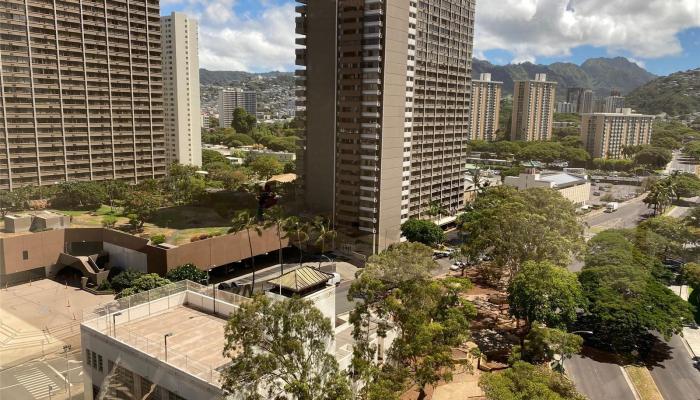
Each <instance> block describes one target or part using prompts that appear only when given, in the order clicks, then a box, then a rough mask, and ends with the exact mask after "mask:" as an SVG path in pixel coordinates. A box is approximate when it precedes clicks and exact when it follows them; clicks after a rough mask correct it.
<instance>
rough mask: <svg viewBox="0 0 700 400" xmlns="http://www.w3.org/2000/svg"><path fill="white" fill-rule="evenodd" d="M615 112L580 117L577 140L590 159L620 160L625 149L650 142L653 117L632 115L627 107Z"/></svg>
mask: <svg viewBox="0 0 700 400" xmlns="http://www.w3.org/2000/svg"><path fill="white" fill-rule="evenodd" d="M619 111H620V112H618V113H595V114H583V115H582V116H581V141H582V142H583V145H584V146H585V147H586V150H588V152H589V153H590V154H591V156H592V157H593V158H622V157H623V154H622V149H623V148H624V147H625V146H639V145H644V144H649V143H650V142H651V135H652V132H653V122H654V116H653V115H642V114H633V113H632V110H631V109H629V108H623V109H619Z"/></svg>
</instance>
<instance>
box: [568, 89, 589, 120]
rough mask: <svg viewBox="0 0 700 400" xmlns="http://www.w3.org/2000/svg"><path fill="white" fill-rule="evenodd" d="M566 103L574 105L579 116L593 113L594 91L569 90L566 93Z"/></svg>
mask: <svg viewBox="0 0 700 400" xmlns="http://www.w3.org/2000/svg"><path fill="white" fill-rule="evenodd" d="M566 102H567V103H571V104H574V105H575V106H576V111H575V112H577V113H579V114H588V113H592V112H593V91H592V90H591V89H584V88H569V89H568V90H567V92H566Z"/></svg>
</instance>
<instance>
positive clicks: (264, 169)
mask: <svg viewBox="0 0 700 400" xmlns="http://www.w3.org/2000/svg"><path fill="white" fill-rule="evenodd" d="M248 166H249V167H250V169H251V170H252V171H253V172H255V174H256V175H257V176H258V178H260V179H262V180H268V179H270V177H272V176H274V175H279V174H281V173H282V171H283V170H284V166H283V165H282V163H281V162H279V161H278V160H277V159H276V158H275V157H272V156H267V155H263V156H259V157H257V158H255V160H253V161H251V162H250V163H249V164H248Z"/></svg>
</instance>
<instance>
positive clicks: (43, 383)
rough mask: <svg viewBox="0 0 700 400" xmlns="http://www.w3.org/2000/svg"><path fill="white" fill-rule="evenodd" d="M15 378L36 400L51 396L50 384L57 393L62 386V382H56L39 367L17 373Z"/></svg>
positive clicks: (52, 390) (53, 391)
mask: <svg viewBox="0 0 700 400" xmlns="http://www.w3.org/2000/svg"><path fill="white" fill-rule="evenodd" d="M15 379H17V381H18V382H19V383H20V384H21V385H22V387H24V389H26V390H27V391H28V392H29V394H31V395H32V398H33V399H35V400H39V399H44V398H47V397H49V386H51V392H52V393H56V391H57V390H59V388H61V386H60V385H61V383H57V382H55V381H54V380H53V379H51V377H49V376H48V375H47V374H45V373H44V372H42V371H40V370H39V369H38V368H30V369H28V370H26V371H22V372H21V373H19V374H17V375H15Z"/></svg>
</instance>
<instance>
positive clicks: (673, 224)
mask: <svg viewBox="0 0 700 400" xmlns="http://www.w3.org/2000/svg"><path fill="white" fill-rule="evenodd" d="M638 230H639V231H641V233H644V232H645V231H649V232H652V233H654V234H656V235H658V237H659V239H661V240H659V239H657V241H658V242H659V245H658V247H660V248H659V250H660V251H657V252H656V253H655V254H654V255H656V256H657V257H660V258H661V257H664V258H665V257H669V256H671V255H675V256H681V255H682V253H683V251H684V248H685V246H686V245H688V244H691V243H692V242H694V241H695V240H696V237H695V235H693V232H691V230H690V229H689V228H688V226H686V225H685V224H684V223H683V221H681V220H679V219H677V218H673V217H666V216H659V217H656V218H650V219H648V220H646V221H644V222H642V223H641V224H639V229H638Z"/></svg>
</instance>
